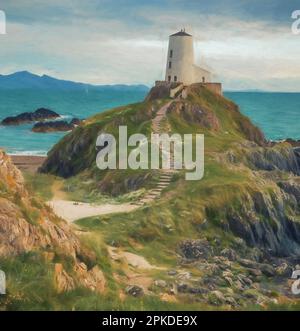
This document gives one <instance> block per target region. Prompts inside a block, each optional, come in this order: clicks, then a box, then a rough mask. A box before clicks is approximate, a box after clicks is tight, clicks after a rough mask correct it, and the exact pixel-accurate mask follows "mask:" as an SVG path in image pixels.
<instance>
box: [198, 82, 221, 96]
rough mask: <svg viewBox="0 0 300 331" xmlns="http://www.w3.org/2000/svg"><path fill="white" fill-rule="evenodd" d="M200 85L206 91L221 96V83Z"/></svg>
mask: <svg viewBox="0 0 300 331" xmlns="http://www.w3.org/2000/svg"><path fill="white" fill-rule="evenodd" d="M201 85H203V86H205V87H206V88H207V89H209V90H210V91H212V92H214V93H216V94H219V95H223V90H222V84H221V83H201Z"/></svg>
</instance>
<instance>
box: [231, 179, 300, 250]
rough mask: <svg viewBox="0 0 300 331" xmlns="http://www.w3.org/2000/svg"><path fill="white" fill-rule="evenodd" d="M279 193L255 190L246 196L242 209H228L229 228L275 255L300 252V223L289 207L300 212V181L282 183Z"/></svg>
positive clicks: (250, 242) (252, 243) (251, 243)
mask: <svg viewBox="0 0 300 331" xmlns="http://www.w3.org/2000/svg"><path fill="white" fill-rule="evenodd" d="M279 185H280V186H281V187H282V190H278V191H277V193H276V195H274V193H273V195H269V194H267V193H262V192H254V193H253V194H248V196H245V197H244V198H243V205H241V206H240V208H239V209H233V208H230V209H231V210H229V211H228V212H227V216H226V219H227V222H228V225H229V230H230V231H232V232H233V233H234V235H235V236H238V237H240V238H242V239H244V240H245V242H246V243H247V244H248V245H249V246H251V247H258V248H260V249H261V250H262V251H264V252H265V253H268V254H270V255H273V256H283V257H284V256H285V257H287V256H297V255H299V254H300V223H299V222H297V220H295V219H294V218H293V216H292V215H291V216H289V215H288V213H287V210H288V207H289V208H291V209H292V210H293V211H294V212H297V210H298V212H299V201H300V200H299V192H300V184H297V183H296V182H293V183H291V182H282V183H280V184H279Z"/></svg>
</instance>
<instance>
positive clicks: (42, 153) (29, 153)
mask: <svg viewBox="0 0 300 331" xmlns="http://www.w3.org/2000/svg"><path fill="white" fill-rule="evenodd" d="M7 154H8V155H13V156H17V155H19V156H47V152H46V151H13V152H10V151H8V152H7Z"/></svg>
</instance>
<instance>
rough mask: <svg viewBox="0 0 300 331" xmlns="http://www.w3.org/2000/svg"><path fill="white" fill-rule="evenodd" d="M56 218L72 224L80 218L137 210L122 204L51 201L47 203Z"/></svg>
mask: <svg viewBox="0 0 300 331" xmlns="http://www.w3.org/2000/svg"><path fill="white" fill-rule="evenodd" d="M47 204H48V205H49V206H50V207H51V208H52V209H53V211H54V212H55V214H56V215H57V216H60V217H62V218H64V219H65V220H66V221H68V222H74V221H76V220H79V219H81V218H86V217H92V216H98V215H106V214H113V213H128V212H131V211H133V210H135V209H137V208H138V206H136V205H131V204H129V203H124V204H120V205H112V204H103V205H93V204H90V203H83V202H79V203H78V202H75V201H66V200H52V201H49V202H48V203H47Z"/></svg>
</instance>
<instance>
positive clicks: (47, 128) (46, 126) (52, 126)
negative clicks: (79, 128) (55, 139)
mask: <svg viewBox="0 0 300 331" xmlns="http://www.w3.org/2000/svg"><path fill="white" fill-rule="evenodd" d="M73 129H74V125H73V124H69V123H68V122H66V121H53V122H38V123H36V124H35V125H34V126H33V128H32V129H31V131H33V132H41V133H46V132H57V131H71V130H73Z"/></svg>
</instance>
